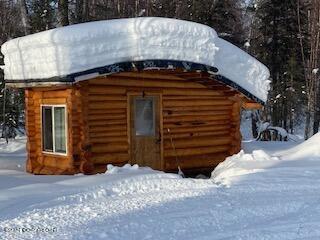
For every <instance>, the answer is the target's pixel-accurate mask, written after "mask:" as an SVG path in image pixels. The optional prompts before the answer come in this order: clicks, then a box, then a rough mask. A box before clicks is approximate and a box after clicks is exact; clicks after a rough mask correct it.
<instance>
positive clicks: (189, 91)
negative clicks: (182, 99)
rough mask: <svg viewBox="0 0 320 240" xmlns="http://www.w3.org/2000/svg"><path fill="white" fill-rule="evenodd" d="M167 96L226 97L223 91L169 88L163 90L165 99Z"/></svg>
mask: <svg viewBox="0 0 320 240" xmlns="http://www.w3.org/2000/svg"><path fill="white" fill-rule="evenodd" d="M166 95H170V96H172V95H177V96H186V95H188V96H191V95H196V96H199V95H202V96H224V93H223V92H222V91H214V90H209V89H194V88H190V89H179V88H169V89H163V97H164V98H165V96H166Z"/></svg>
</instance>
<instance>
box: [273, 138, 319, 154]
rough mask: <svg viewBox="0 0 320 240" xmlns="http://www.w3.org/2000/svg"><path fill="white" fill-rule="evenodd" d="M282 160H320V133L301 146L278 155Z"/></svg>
mask: <svg viewBox="0 0 320 240" xmlns="http://www.w3.org/2000/svg"><path fill="white" fill-rule="evenodd" d="M278 156H279V157H280V158H282V159H287V160H299V159H306V158H307V159H309V160H320V133H317V134H315V135H314V136H312V137H311V138H309V139H308V140H307V141H305V142H303V143H301V144H300V145H298V146H296V147H294V148H291V149H289V150H286V151H282V152H280V153H279V154H278Z"/></svg>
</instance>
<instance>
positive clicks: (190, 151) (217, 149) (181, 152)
mask: <svg viewBox="0 0 320 240" xmlns="http://www.w3.org/2000/svg"><path fill="white" fill-rule="evenodd" d="M229 148H230V146H229V145H221V146H214V147H197V148H186V149H176V150H173V149H170V150H169V149H168V150H166V151H164V156H165V157H174V156H178V157H179V156H190V155H199V154H208V153H222V152H227V151H228V150H229Z"/></svg>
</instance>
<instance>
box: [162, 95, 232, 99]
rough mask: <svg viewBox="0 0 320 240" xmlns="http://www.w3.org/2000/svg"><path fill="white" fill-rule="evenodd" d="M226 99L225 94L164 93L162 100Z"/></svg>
mask: <svg viewBox="0 0 320 240" xmlns="http://www.w3.org/2000/svg"><path fill="white" fill-rule="evenodd" d="M191 99H192V100H203V99H205V100H228V97H227V96H205V95H188V94H185V95H184V96H179V95H178V96H175V95H164V96H163V100H164V101H166V100H191Z"/></svg>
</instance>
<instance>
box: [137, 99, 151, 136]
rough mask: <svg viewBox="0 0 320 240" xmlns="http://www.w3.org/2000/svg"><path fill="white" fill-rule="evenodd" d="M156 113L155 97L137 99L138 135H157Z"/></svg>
mask: <svg viewBox="0 0 320 240" xmlns="http://www.w3.org/2000/svg"><path fill="white" fill-rule="evenodd" d="M154 121H155V115H154V101H153V98H137V99H135V121H134V122H135V130H136V136H154V135H155V123H154Z"/></svg>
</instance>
